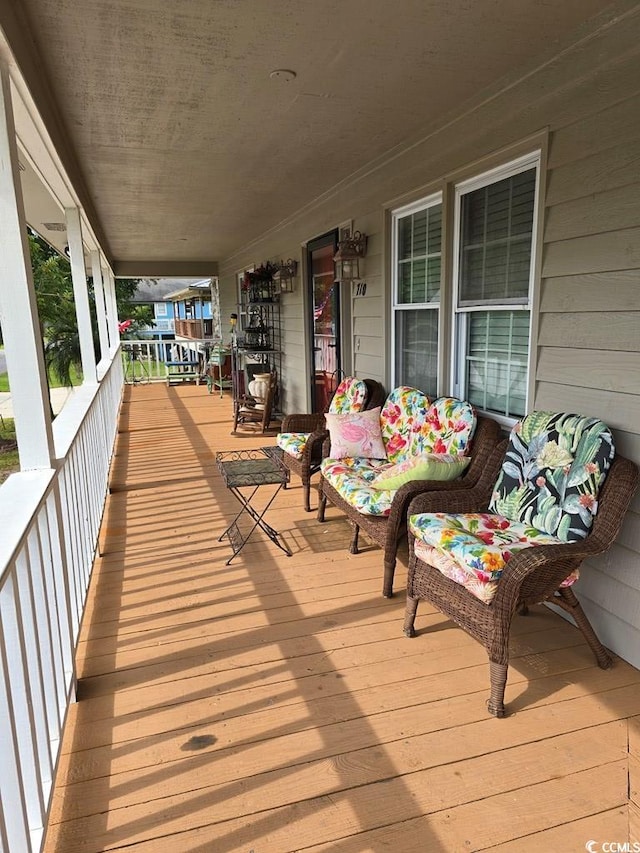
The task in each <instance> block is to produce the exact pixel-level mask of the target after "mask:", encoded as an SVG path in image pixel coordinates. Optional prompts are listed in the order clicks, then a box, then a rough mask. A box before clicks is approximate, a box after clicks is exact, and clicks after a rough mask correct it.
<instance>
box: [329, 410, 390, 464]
mask: <svg viewBox="0 0 640 853" xmlns="http://www.w3.org/2000/svg"><path fill="white" fill-rule="evenodd" d="M325 418H326V421H327V429H328V430H329V435H330V436H331V451H330V453H329V456H330V457H331V459H344V458H345V457H350V456H364V457H367V458H368V459H385V458H386V456H387V454H386V451H385V447H384V444H383V441H382V434H381V432H380V406H378V407H377V408H375V409H369V410H368V411H365V412H353V413H351V414H349V415H333V414H331V413H329V412H328V413H327V414H326V415H325Z"/></svg>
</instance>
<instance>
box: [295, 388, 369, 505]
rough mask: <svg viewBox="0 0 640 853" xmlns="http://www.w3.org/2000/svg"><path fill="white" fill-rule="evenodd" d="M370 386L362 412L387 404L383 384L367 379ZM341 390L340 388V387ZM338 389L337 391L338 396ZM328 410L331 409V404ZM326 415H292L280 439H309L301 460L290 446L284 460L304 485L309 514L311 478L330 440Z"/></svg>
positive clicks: (304, 498) (303, 490)
mask: <svg viewBox="0 0 640 853" xmlns="http://www.w3.org/2000/svg"><path fill="white" fill-rule="evenodd" d="M350 378H351V377H346V379H344V380H343V381H342V382H341V383H340V386H342V384H343V383H344V382H347V381H348V380H349V379H350ZM362 381H363V382H364V384H365V386H366V394H365V398H364V401H363V403H362V408H365V409H375V407H376V406H381V405H382V404H383V403H384V399H385V392H384V388H383V387H382V385H381V384H380V383H379V382H376V381H375V380H374V379H363V380H362ZM340 386H338V387H340ZM337 390H338V389H334V394H335V392H336V391H337ZM327 408H328V409H330V408H331V402H330V403H329V406H328V407H327ZM324 415H325V413H324V412H317V413H315V414H298V413H295V414H291V415H285V417H284V418H283V420H282V427H281V430H280V435H286V434H303V435H305V444H304V449H303V450H302V452H301V455H300V456H296V455H293V454H292V453H288V452H287V450H286V446H283V445H281V444H280V440H279V438H278V445H279V446H281V447H282V450H283V451H284V452H283V455H282V459H283V462H284V464H285V465H286V467H287V468H288V469H289V471H291V473H293V474H296V475H297V476H298V477H300V479H301V481H302V493H303V504H304V508H305V511H306V512H311V503H310V499H311V478H312V476H313V475H314V474H315V473H317V471H319V470H320V462H321V461H322V444H323V442H324V440H325V439H326V438H327V436H328V432H327V429H326V424H325V417H324Z"/></svg>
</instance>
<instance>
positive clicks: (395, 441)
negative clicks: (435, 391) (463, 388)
mask: <svg viewBox="0 0 640 853" xmlns="http://www.w3.org/2000/svg"><path fill="white" fill-rule="evenodd" d="M429 406H430V403H429V398H428V397H427V396H426V395H425V394H423V393H422V391H418V390H417V388H410V387H409V386H407V385H400V386H399V387H398V388H394V390H393V391H392V392H391V393H390V394H389V396H388V397H387V399H386V401H385V404H384V406H383V407H382V412H381V413H380V426H381V429H382V439H383V441H384V445H385V448H386V456H387V459H388V460H389V462H402V460H403V459H406V458H407V457H409V456H419V455H420V454H422V453H429V452H430V451H431V450H432V441H430V440H428V437H429V434H430V430H429V428H428V426H427V423H426V417H427V411H428V410H429Z"/></svg>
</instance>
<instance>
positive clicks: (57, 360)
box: [29, 231, 153, 385]
mask: <svg viewBox="0 0 640 853" xmlns="http://www.w3.org/2000/svg"><path fill="white" fill-rule="evenodd" d="M29 249H30V252H31V266H32V270H33V282H34V287H35V291H36V298H37V303H38V315H39V318H40V326H41V329H42V337H43V341H44V354H45V362H46V364H47V368H51V369H52V370H53V371H54V372H55V374H56V376H57V378H58V379H59V380H60V382H62V383H63V384H64V385H71V370H72V368H73V367H75V368H77V370H78V371H80V369H81V365H82V360H81V356H80V337H79V335H78V322H77V318H76V311H75V300H74V296H73V283H72V280H71V267H70V265H69V261H68V260H67V259H66V258H63V257H62V256H61V255H59V254H58V252H56V250H55V249H53V248H52V247H51V246H50V245H49V244H48V243H47V242H46V241H45V240H43V239H42V238H41V237H40V236H39V235H38V234H35V233H34V232H31V231H30V232H29ZM137 285H138V281H137V279H116V303H117V306H118V316H119V317H121V318H129V319H131V320H132V324H131V326H130V327H129V329H130V331H131V332H137V331H139V330H140V329H142V328H144V327H145V326H149V325H150V324H151V323H152V322H153V312H152V310H151V309H150V308H149V307H148V306H137V305H133V304H132V302H131V300H132V297H133V294H134V293H135V290H136V287H137ZM89 304H90V309H91V320H92V328H93V341H94V349H95V351H96V353H98V352H99V351H100V349H99V347H100V342H99V336H98V323H97V318H96V310H95V295H94V292H93V281H92V280H91V279H89Z"/></svg>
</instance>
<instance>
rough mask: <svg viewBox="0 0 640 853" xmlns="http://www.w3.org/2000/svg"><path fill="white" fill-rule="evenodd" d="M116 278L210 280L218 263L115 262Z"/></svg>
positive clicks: (216, 269)
mask: <svg viewBox="0 0 640 853" xmlns="http://www.w3.org/2000/svg"><path fill="white" fill-rule="evenodd" d="M113 274H114V275H115V277H116V278H210V277H211V276H214V275H218V262H217V261H115V263H114V264H113Z"/></svg>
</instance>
